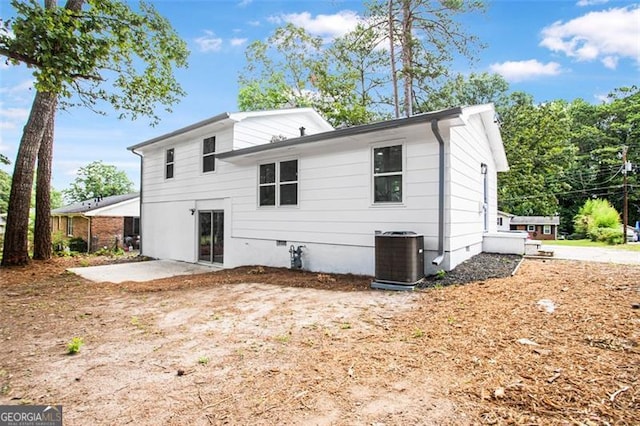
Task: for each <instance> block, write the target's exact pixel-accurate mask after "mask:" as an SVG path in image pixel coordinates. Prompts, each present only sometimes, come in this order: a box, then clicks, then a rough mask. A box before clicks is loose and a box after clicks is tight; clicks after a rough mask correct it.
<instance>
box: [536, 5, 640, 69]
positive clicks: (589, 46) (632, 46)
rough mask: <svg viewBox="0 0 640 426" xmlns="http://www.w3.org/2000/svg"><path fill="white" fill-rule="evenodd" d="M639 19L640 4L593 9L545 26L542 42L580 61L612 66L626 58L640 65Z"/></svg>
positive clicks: (551, 48)
mask: <svg viewBox="0 0 640 426" xmlns="http://www.w3.org/2000/svg"><path fill="white" fill-rule="evenodd" d="M638 22H640V7H638V6H636V7H624V8H612V9H609V10H602V11H597V12H590V13H587V14H586V15H584V16H580V17H578V18H575V19H572V20H570V21H567V22H562V21H558V22H554V23H553V24H551V25H550V26H548V27H545V28H543V30H542V41H541V42H540V45H541V46H544V47H546V48H548V49H550V50H552V51H554V52H561V53H564V54H565V55H567V56H568V57H570V58H575V59H576V60H578V61H594V60H600V61H602V63H603V64H604V65H605V66H606V67H607V68H611V69H614V68H615V67H616V66H617V64H618V60H619V59H622V58H630V59H632V60H634V61H636V63H638V64H640V43H639V42H638V40H640V26H639V25H638Z"/></svg>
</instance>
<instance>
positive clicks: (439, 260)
mask: <svg viewBox="0 0 640 426" xmlns="http://www.w3.org/2000/svg"><path fill="white" fill-rule="evenodd" d="M431 130H432V131H433V134H434V135H435V137H436V139H437V140H438V147H439V153H438V157H439V166H438V167H439V173H438V255H437V256H436V258H435V259H433V261H432V262H431V263H432V264H434V265H440V264H441V263H442V261H443V260H444V178H445V176H444V139H442V135H441V134H440V129H439V128H438V119H436V118H434V119H433V120H431Z"/></svg>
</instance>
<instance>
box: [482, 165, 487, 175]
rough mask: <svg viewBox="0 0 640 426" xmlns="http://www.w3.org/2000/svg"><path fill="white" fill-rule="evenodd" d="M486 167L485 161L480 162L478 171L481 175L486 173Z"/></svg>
mask: <svg viewBox="0 0 640 426" xmlns="http://www.w3.org/2000/svg"><path fill="white" fill-rule="evenodd" d="M487 168H488V167H487V165H486V164H485V163H480V172H481V173H482V174H483V175H486V174H487Z"/></svg>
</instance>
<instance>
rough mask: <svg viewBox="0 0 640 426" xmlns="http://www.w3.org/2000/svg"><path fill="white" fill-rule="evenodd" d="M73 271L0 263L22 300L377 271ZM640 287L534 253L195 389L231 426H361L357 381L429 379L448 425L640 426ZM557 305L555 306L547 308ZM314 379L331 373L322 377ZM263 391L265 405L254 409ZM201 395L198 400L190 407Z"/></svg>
mask: <svg viewBox="0 0 640 426" xmlns="http://www.w3.org/2000/svg"><path fill="white" fill-rule="evenodd" d="M85 262H92V263H105V262H108V260H107V261H102V260H85ZM67 263H68V265H67ZM76 264H77V260H76ZM68 266H74V265H73V261H71V260H54V261H51V262H49V263H37V264H36V265H35V266H34V265H31V267H26V268H11V269H8V270H4V269H2V268H0V284H2V286H0V291H1V292H2V293H5V294H6V295H8V296H11V298H12V299H14V300H18V299H21V297H22V295H24V296H29V297H30V298H31V297H32V296H34V295H37V294H39V293H40V292H45V291H46V292H49V291H54V292H55V293H57V294H60V295H63V294H65V295H67V296H68V297H70V298H72V299H73V300H74V301H75V303H77V304H78V305H82V303H83V298H84V300H85V301H87V300H89V301H90V300H93V299H97V298H101V297H103V296H104V295H105V294H108V293H115V292H117V293H120V294H123V293H129V292H130V293H145V292H149V293H150V294H151V292H153V294H154V295H161V294H162V293H158V292H159V291H163V290H167V291H168V292H167V293H166V297H167V300H170V299H169V298H173V297H176V295H177V294H179V293H182V296H183V297H188V295H189V294H188V292H189V291H190V290H192V289H193V290H197V289H199V288H212V289H213V288H214V287H217V286H219V285H225V284H233V283H242V282H260V283H273V284H277V285H280V286H283V287H290V286H299V287H305V288H319V289H325V290H351V291H363V292H367V291H371V290H369V289H368V283H369V280H370V279H369V278H367V277H355V276H340V275H329V274H313V273H300V272H291V271H286V270H280V269H273V268H260V267H253V268H251V267H250V268H239V269H237V270H227V271H221V272H218V273H212V274H204V275H197V276H192V277H188V278H185V277H179V278H171V279H164V280H157V281H154V282H151V283H132V282H129V283H124V284H123V285H120V286H114V285H111V284H91V285H90V286H85V285H82V284H86V282H84V281H83V280H81V279H79V278H77V277H75V276H73V275H69V274H64V273H63V272H62V271H63V270H64V267H68ZM76 266H77V265H76ZM639 283H640V266H628V265H613V264H602V263H582V262H571V261H558V260H525V261H524V263H523V264H522V265H521V266H520V268H519V270H518V272H517V273H516V275H515V276H513V277H507V278H497V279H489V280H484V281H477V282H473V283H470V284H466V285H461V286H455V285H453V286H447V287H444V288H430V289H426V290H421V291H420V292H419V294H418V295H417V296H418V297H417V299H416V300H414V301H412V302H410V308H409V309H403V310H400V311H397V312H389V315H388V316H380V315H378V314H376V315H375V316H374V317H368V315H369V314H368V313H367V312H366V310H365V311H363V313H362V317H361V318H362V319H363V321H365V322H366V323H367V324H368V325H369V326H370V328H366V329H364V328H363V329H358V328H357V326H356V324H355V322H354V328H353V329H352V330H351V332H349V333H347V331H345V332H344V333H337V334H336V333H334V334H333V335H332V334H327V332H326V330H325V329H323V328H322V327H321V328H318V329H314V328H308V327H301V328H299V329H298V328H296V333H298V334H294V335H292V336H291V339H290V341H288V342H287V343H286V345H285V344H278V345H279V346H278V347H280V349H279V350H278V351H277V352H268V351H267V352H264V353H263V352H256V353H255V354H253V352H251V353H252V355H251V356H249V352H246V351H245V353H246V355H244V358H242V357H231V358H230V359H227V360H225V363H228V362H237V364H236V365H235V367H234V368H235V369H237V371H238V374H239V376H238V377H235V376H234V377H235V378H232V379H230V380H225V381H224V382H219V383H220V386H221V388H220V389H218V390H217V391H216V393H212V394H208V393H206V392H205V391H203V393H202V395H201V394H200V390H198V395H197V397H198V398H199V400H200V403H202V400H203V398H204V399H205V401H206V399H207V397H211V398H216V400H215V401H216V402H215V410H216V412H217V413H218V414H219V415H220V417H216V418H217V419H222V420H221V422H222V423H224V421H227V420H229V419H231V420H233V419H236V420H248V419H249V418H254V419H256V421H257V422H258V423H261V424H271V423H272V421H284V420H286V419H292V418H295V416H299V415H300V413H302V412H305V410H307V411H309V412H313V410H315V412H316V413H323V403H324V400H323V398H330V397H332V398H336V400H337V401H343V404H345V406H344V407H342V408H341V410H342V411H340V413H341V414H340V415H341V416H342V418H343V419H344V422H343V423H351V424H353V423H358V419H357V418H356V417H349V416H352V414H349V413H351V411H349V410H350V409H352V408H349V407H353V405H348V404H349V403H350V400H349V398H351V394H352V393H353V389H358V387H353V386H356V385H357V386H359V389H360V390H361V392H363V393H365V394H366V392H367V391H366V389H378V391H379V390H380V389H385V388H386V389H388V390H389V395H390V397H391V394H392V393H393V391H394V390H395V391H397V392H396V393H398V392H399V393H402V392H405V393H408V392H411V390H412V389H413V388H414V387H415V388H418V387H420V386H423V385H424V383H425V382H429V383H430V385H429V388H431V387H433V393H434V396H437V397H438V398H442V399H444V400H451V401H453V402H455V404H456V408H455V412H456V415H460V414H461V415H463V416H464V417H457V418H456V417H454V418H450V419H449V420H447V421H445V420H442V421H439V423H440V424H444V423H450V424H536V425H537V424H563V425H564V424H566V425H610V424H611V425H613V424H615V425H637V424H640V382H639V380H640V347H639V342H640V309H634V305H635V304H637V303H639V302H640V284H639ZM88 289H90V291H88ZM3 296H4V295H3ZM354 297H358V296H357V293H354ZM542 300H544V301H546V302H544V303H546V304H544V303H543V304H541V303H540V301H542ZM549 304H552V306H553V307H554V310H553V312H547V310H546V308H545V307H546V306H548V305H549ZM285 308H286V307H283V308H282V309H285ZM0 319H2V313H0ZM283 320H286V318H285V317H283ZM57 326H58V327H64V325H63V323H62V322H60V323H59V324H58V325H57ZM29 332H30V331H29V330H28V329H25V333H29ZM150 338H151V337H150ZM309 342H315V343H314V344H310V343H309ZM276 343H278V342H275V343H274V342H271V343H269V344H276ZM283 357H284V358H283ZM236 358H237V359H236ZM234 360H236V361H234ZM202 374H204V373H202ZM310 374H311V375H310ZM316 376H317V377H323V378H324V379H323V380H322V381H317V380H316V379H313V380H312V379H311V377H316ZM305 380H310V382H309V381H305ZM314 380H315V381H314ZM234 383H235V384H234ZM396 384H397V385H396ZM349 385H351V387H349ZM432 385H433V386H432ZM234 386H235V387H234ZM185 389H189V388H188V387H187V388H185ZM225 392H226V393H225ZM371 392H373V391H371ZM263 394H264V395H266V396H265V397H263V399H262V400H261V402H260V404H261V405H256V406H255V407H252V406H246V404H248V403H249V402H250V401H252V399H251V398H257V395H263ZM394 395H395V394H394ZM192 399H193V398H192ZM242 401H244V402H242ZM390 401H391V400H390ZM351 402H353V401H351ZM87 403H88V402H87ZM200 403H198V402H197V399H196V400H195V402H194V404H188V405H187V406H185V410H186V409H187V408H189V407H191V405H193V408H197V406H198V405H197V404H200ZM382 403H383V402H382ZM243 404H244V405H243ZM415 404H417V405H419V404H421V402H420V401H418V400H415ZM209 405H211V404H209ZM259 407H262V408H259ZM209 409H211V407H209ZM252 409H253V411H251V410H252ZM426 409H430V408H429V407H427V408H415V407H410V406H406V409H405V412H404V414H398V415H396V417H393V416H391V417H388V418H387V422H386V424H401V423H402V422H404V421H413V422H414V423H415V422H416V419H418V418H419V415H420V414H421V413H422V414H423V413H425V412H426V411H424V410H426ZM247 410H248V411H247ZM420 410H422V411H420ZM186 412H187V411H185V413H186ZM247 415H251V416H250V417H243V416H247ZM417 416H418V417H417ZM184 418H185V419H186V418H187V417H184ZM207 418H208V419H209V420H210V421H211V419H212V418H213V417H207ZM224 419H227V420H224ZM298 419H300V417H298ZM319 419H320V420H322V417H320V418H319ZM258 420H259V421H258ZM320 420H319V421H320ZM325 420H326V418H325ZM215 423H218V421H217V420H216V421H215ZM338 423H340V422H338ZM418 423H419V422H418Z"/></svg>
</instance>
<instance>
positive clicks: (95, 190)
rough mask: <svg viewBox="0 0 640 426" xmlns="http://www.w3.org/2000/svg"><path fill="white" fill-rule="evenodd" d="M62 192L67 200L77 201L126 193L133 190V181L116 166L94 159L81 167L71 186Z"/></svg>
mask: <svg viewBox="0 0 640 426" xmlns="http://www.w3.org/2000/svg"><path fill="white" fill-rule="evenodd" d="M62 192H63V194H64V198H65V199H66V200H67V201H69V202H71V203H78V202H81V201H85V200H90V199H92V198H98V197H109V196H111V195H122V194H128V193H130V192H133V182H131V180H129V178H128V177H127V174H126V173H125V172H124V171H122V170H118V168H117V167H116V166H112V165H109V164H104V163H103V162H102V161H94V162H92V163H89V164H88V165H87V166H85V167H81V168H80V169H79V170H78V177H76V179H75V180H74V181H73V182H72V183H71V187H70V188H69V189H65V190H63V191H62Z"/></svg>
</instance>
